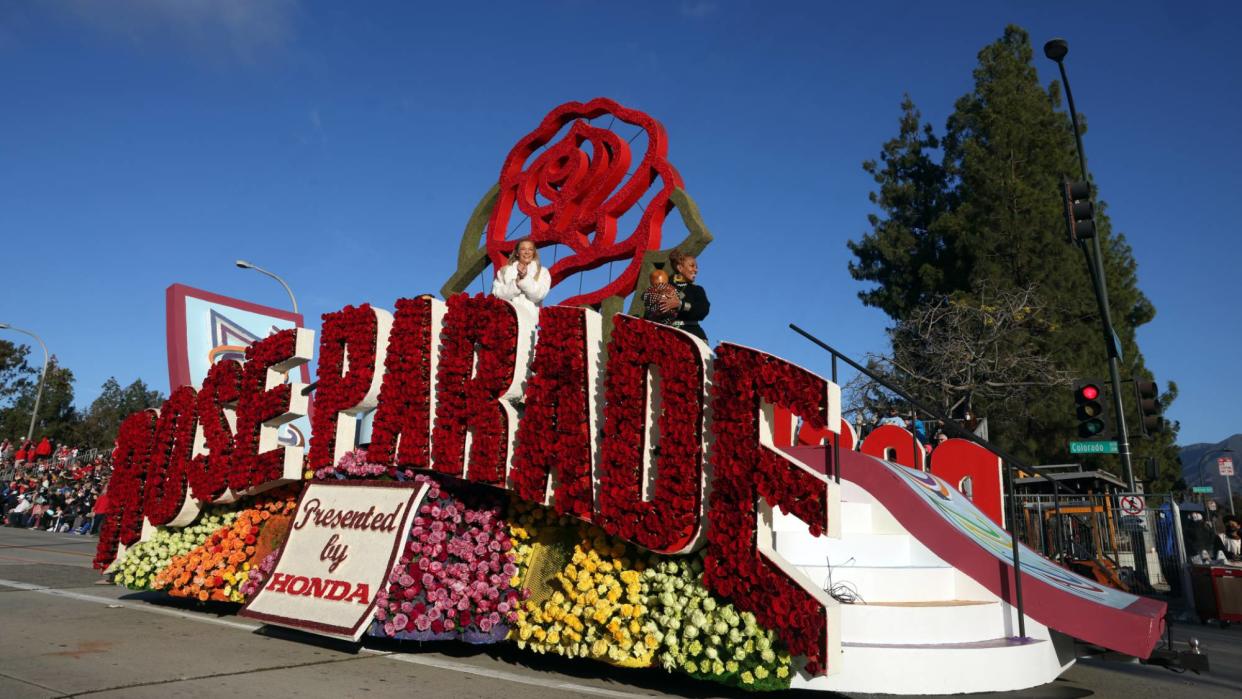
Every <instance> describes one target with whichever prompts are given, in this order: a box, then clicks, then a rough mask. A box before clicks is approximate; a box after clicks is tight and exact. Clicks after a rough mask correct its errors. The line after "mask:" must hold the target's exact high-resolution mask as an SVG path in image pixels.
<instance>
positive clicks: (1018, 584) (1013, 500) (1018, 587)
mask: <svg viewBox="0 0 1242 699" xmlns="http://www.w3.org/2000/svg"><path fill="white" fill-rule="evenodd" d="M1003 463H1004V465H1005V474H1006V475H1007V476H1009V521H1010V525H1009V541H1010V543H1012V545H1013V597H1014V601H1015V602H1017V605H1016V606H1017V607H1018V638H1026V614H1025V607H1024V606H1023V604H1022V567H1021V564H1020V563H1019V561H1018V551H1019V549H1020V548H1021V545H1020V544H1019V543H1018V513H1017V500H1018V495H1017V493H1016V492H1015V489H1014V472H1013V464H1012V463H1010V462H1009V461H1008V460H1005V461H1003Z"/></svg>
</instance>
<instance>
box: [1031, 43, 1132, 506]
mask: <svg viewBox="0 0 1242 699" xmlns="http://www.w3.org/2000/svg"><path fill="white" fill-rule="evenodd" d="M1067 53H1069V44H1068V43H1067V42H1066V41H1065V40H1064V39H1053V40H1052V41H1049V42H1048V43H1047V44H1044V55H1045V56H1047V57H1048V58H1050V59H1052V60H1053V61H1056V64H1057V68H1059V69H1060V70H1061V84H1062V85H1064V86H1065V101H1066V102H1067V103H1068V104H1069V111H1070V120H1071V121H1072V122H1073V124H1074V141H1075V143H1076V144H1077V146H1078V169H1079V171H1080V175H1081V177H1082V181H1083V182H1090V180H1089V179H1088V178H1087V156H1086V152H1085V151H1084V150H1083V147H1082V131H1081V130H1079V128H1078V110H1076V109H1075V108H1074V93H1073V92H1071V91H1070V84H1069V75H1068V74H1066V72H1065V62H1064V61H1065V55H1066V54H1067ZM1078 246H1079V247H1080V248H1081V249H1082V254H1083V257H1085V258H1086V260H1087V269H1088V270H1089V271H1090V272H1091V282H1092V284H1093V285H1094V286H1095V300H1096V302H1097V303H1098V304H1099V307H1100V322H1101V324H1102V325H1103V330H1104V346H1105V347H1107V348H1108V378H1109V381H1110V382H1111V383H1112V386H1113V414H1114V415H1115V416H1116V417H1115V420H1114V421H1115V422H1116V424H1117V454H1118V456H1120V457H1121V468H1122V470H1123V472H1124V475H1125V479H1126V485H1127V487H1128V488H1129V490H1130V492H1131V493H1133V492H1137V491H1136V489H1135V487H1134V467H1133V465H1132V464H1131V462H1130V431H1129V428H1128V427H1126V417H1125V416H1126V413H1125V405H1124V404H1123V403H1122V401H1121V370H1120V368H1119V367H1118V360H1119V359H1120V354H1121V348H1120V347H1118V346H1117V334H1116V333H1115V332H1113V318H1112V313H1110V312H1109V310H1108V285H1107V283H1106V282H1105V277H1104V253H1103V251H1102V249H1101V247H1100V236H1099V234H1098V232H1097V233H1096V234H1095V235H1092V236H1091V248H1092V249H1091V250H1088V249H1087V241H1085V240H1082V239H1079V240H1078ZM1092 253H1094V254H1092Z"/></svg>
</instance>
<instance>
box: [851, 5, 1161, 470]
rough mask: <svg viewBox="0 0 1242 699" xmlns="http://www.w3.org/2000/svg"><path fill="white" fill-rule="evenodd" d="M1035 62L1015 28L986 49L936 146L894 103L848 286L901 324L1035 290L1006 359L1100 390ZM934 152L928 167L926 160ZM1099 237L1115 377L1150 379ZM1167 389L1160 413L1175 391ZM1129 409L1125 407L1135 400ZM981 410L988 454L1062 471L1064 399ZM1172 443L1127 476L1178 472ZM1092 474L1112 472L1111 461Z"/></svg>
mask: <svg viewBox="0 0 1242 699" xmlns="http://www.w3.org/2000/svg"><path fill="white" fill-rule="evenodd" d="M1032 57H1033V52H1032V50H1031V44H1030V39H1029V37H1028V35H1027V33H1026V32H1025V31H1024V30H1022V29H1021V28H1018V27H1014V26H1010V27H1007V28H1006V29H1005V32H1004V35H1003V36H1002V37H1001V38H1000V39H999V40H998V41H996V42H994V43H992V44H990V45H988V46H986V47H984V48H983V50H982V51H980V52H979V65H978V67H977V68H976V69H975V70H974V88H973V89H972V90H971V91H970V92H969V93H967V94H966V95H963V96H962V97H961V98H960V99H958V100H957V102H956V104H955V109H954V112H953V114H952V115H951V116H950V117H949V119H948V123H947V126H946V130H945V136H944V138H943V139H937V138H936V136H935V134H934V131H933V129H931V127H930V126H928V125H921V124H920V117H919V114H918V111H917V109H915V107H914V105H913V103H912V102H911V101H910V100H909V98H907V99H906V100H905V101H904V102H903V104H902V115H901V121H900V127H899V132H898V136H897V137H896V138H894V139H893V140H890V141H889V142H887V143H885V144H884V146H883V148H882V151H881V156H880V159H881V162H882V163H883V164H884V166H883V167H880V166H879V165H877V164H876V163H875V162H874V161H871V162H868V163H865V164H864V169H865V170H866V171H867V172H868V173H870V174H871V175H872V176H873V177H874V178H875V180H876V182H877V184H878V185H879V191H878V192H875V193H873V194H872V201H873V202H875V203H876V205H877V207H878V208H879V209H880V214H879V215H875V216H872V217H871V226H872V230H871V231H870V232H869V233H867V234H866V235H864V236H863V237H862V239H861V240H859V241H857V242H853V241H851V242H850V244H849V246H850V250H851V251H852V252H853V253H854V255H855V258H856V260H855V261H854V262H852V263H851V265H850V272H851V274H853V276H854V277H855V278H856V279H859V280H862V281H868V282H874V283H876V284H877V285H878V286H876V287H872V288H868V289H866V290H864V291H863V292H861V293H860V294H859V296H860V298H861V299H862V300H863V302H864V303H866V304H868V305H871V306H876V307H878V308H881V309H882V310H884V311H885V312H886V313H887V314H888V315H889V316H890V317H891V318H893V320H894V321H898V322H899V321H903V320H906V319H908V318H909V317H911V315H912V314H914V313H916V312H917V311H918V309H919V308H920V307H924V306H926V305H927V304H929V303H935V302H936V301H937V300H938V299H944V298H946V297H949V298H956V299H959V301H960V300H964V299H976V300H977V299H978V297H979V295H980V294H981V293H982V292H983V291H984V290H997V291H1003V290H1007V289H1008V290H1016V289H1027V288H1033V289H1036V290H1037V293H1038V294H1039V297H1040V301H1041V305H1042V306H1043V307H1044V308H1046V309H1048V315H1047V318H1046V328H1047V330H1046V331H1045V332H1041V333H1030V334H1024V335H1023V336H1022V337H1021V340H1020V341H1021V342H1022V343H1023V346H1022V347H1013V348H1012V351H1015V352H1017V351H1030V350H1031V349H1035V350H1037V351H1039V352H1041V353H1043V354H1045V355H1047V356H1049V357H1051V358H1052V359H1053V360H1054V363H1055V366H1056V367H1058V368H1060V369H1062V370H1064V371H1066V372H1068V373H1069V375H1071V376H1080V377H1086V376H1104V375H1106V373H1107V372H1106V364H1105V361H1106V358H1105V354H1104V339H1103V335H1102V331H1101V329H1100V319H1099V313H1098V309H1097V306H1096V301H1095V297H1094V295H1093V292H1092V286H1091V281H1090V277H1089V275H1088V272H1087V268H1086V264H1085V262H1084V258H1083V253H1082V252H1081V251H1080V250H1079V248H1078V247H1077V246H1074V245H1072V244H1070V243H1068V242H1066V239H1065V225H1064V217H1063V213H1062V206H1061V201H1060V197H1059V195H1058V185H1059V182H1060V180H1061V178H1062V176H1064V175H1071V176H1076V175H1077V171H1078V165H1077V159H1076V155H1075V150H1074V139H1073V131H1072V125H1071V123H1070V120H1069V117H1068V115H1067V114H1066V113H1065V112H1064V111H1062V109H1061V88H1060V85H1059V84H1058V83H1057V82H1053V83H1051V84H1050V85H1049V87H1048V88H1047V89H1045V88H1043V87H1042V86H1041V85H1040V83H1039V79H1038V75H1037V73H1036V71H1035V68H1034V66H1033V64H1032ZM937 145H940V146H941V149H942V157H941V160H940V162H939V163H937V162H935V161H934V157H933V156H934V155H935V150H934V149H935V148H936V147H937ZM1096 224H1097V228H1098V230H1099V233H1098V234H1099V235H1100V236H1101V243H1102V244H1103V249H1104V251H1105V252H1104V260H1103V262H1104V267H1105V270H1106V275H1107V277H1108V285H1109V293H1110V298H1109V301H1110V310H1111V313H1112V315H1113V323H1114V326H1115V330H1116V332H1117V334H1118V336H1119V337H1120V338H1121V343H1122V347H1123V351H1124V355H1125V361H1124V364H1123V368H1122V372H1123V374H1124V375H1126V376H1133V377H1148V378H1149V377H1150V372H1148V371H1147V370H1146V367H1145V364H1144V362H1143V357H1142V354H1141V353H1140V352H1139V351H1138V347H1137V344H1136V342H1135V330H1136V329H1137V327H1138V326H1140V325H1142V324H1144V323H1147V322H1150V321H1151V319H1152V318H1153V317H1154V315H1155V309H1154V307H1153V306H1152V304H1151V302H1150V301H1149V300H1148V299H1147V298H1146V297H1145V296H1144V295H1143V293H1142V291H1141V290H1140V289H1139V288H1138V277H1137V266H1136V264H1135V261H1134V257H1133V254H1132V252H1131V249H1130V247H1129V245H1128V244H1127V243H1126V240H1125V237H1124V236H1123V235H1121V234H1119V233H1116V234H1115V233H1113V231H1112V230H1111V227H1110V226H1109V221H1108V216H1107V213H1106V210H1105V207H1103V206H1101V207H1099V212H1098V213H1097V216H1096ZM1171 389H1172V390H1171V391H1170V392H1169V393H1168V394H1166V398H1168V399H1170V400H1171V398H1172V396H1173V395H1175V392H1176V387H1175V386H1171ZM927 397H928V398H930V399H931V400H933V401H936V398H937V397H935V396H927ZM1126 397H1127V398H1129V399H1130V400H1129V401H1128V403H1129V404H1130V405H1131V406H1132V405H1133V403H1134V401H1133V399H1132V396H1129V395H1128V396H1126ZM937 402H938V401H937ZM978 409H979V413H980V414H982V415H985V416H986V417H988V418H989V422H990V425H991V430H990V432H991V435H992V437H993V439H994V441H997V442H998V443H999V444H1001V445H1002V446H1005V447H1006V448H1008V449H1009V450H1011V451H1013V452H1014V453H1016V454H1017V455H1018V456H1019V457H1020V458H1023V459H1025V460H1027V461H1028V462H1029V463H1047V462H1050V461H1063V460H1064V459H1065V458H1066V442H1067V441H1068V440H1069V439H1072V438H1073V429H1074V425H1075V421H1074V419H1073V404H1072V398H1071V395H1070V391H1069V390H1068V388H1066V389H1065V390H1054V391H1050V392H1048V395H1047V396H1046V398H1045V399H1044V400H1039V401H1035V402H1031V403H1028V404H1027V405H1026V406H1024V407H1023V408H1022V409H1015V408H1013V407H1012V406H1006V405H1004V404H1003V403H1001V402H994V403H991V404H988V403H986V402H985V403H984V404H982V405H980V406H978ZM1131 424H1133V422H1132V423H1131ZM1173 437H1174V434H1172V433H1165V434H1164V435H1161V436H1160V437H1159V438H1157V439H1156V440H1153V441H1152V442H1149V443H1144V444H1141V445H1136V446H1137V447H1138V448H1137V449H1136V452H1137V454H1136V458H1135V467H1136V471H1137V472H1138V473H1137V474H1136V475H1141V469H1142V460H1143V457H1145V456H1155V457H1157V458H1158V459H1159V460H1160V462H1161V464H1162V467H1163V469H1162V470H1163V471H1165V472H1166V473H1171V472H1172V471H1173V469H1175V468H1176V453H1175V450H1174V449H1173V448H1172V443H1173ZM1132 441H1136V440H1132ZM1100 461H1101V463H1102V464H1104V465H1106V466H1111V467H1113V468H1116V459H1115V458H1111V457H1100ZM1168 482H1171V481H1168Z"/></svg>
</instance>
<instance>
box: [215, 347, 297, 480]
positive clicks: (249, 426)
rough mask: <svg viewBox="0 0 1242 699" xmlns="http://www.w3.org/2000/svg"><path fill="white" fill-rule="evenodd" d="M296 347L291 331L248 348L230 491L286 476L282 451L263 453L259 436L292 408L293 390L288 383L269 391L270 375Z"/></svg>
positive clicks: (242, 382) (243, 371) (238, 406)
mask: <svg viewBox="0 0 1242 699" xmlns="http://www.w3.org/2000/svg"><path fill="white" fill-rule="evenodd" d="M296 347H297V331H296V330H295V329H289V330H281V331H280V332H278V333H274V334H272V335H268V336H267V337H265V338H263V339H262V340H259V341H258V342H255V343H253V344H251V345H250V346H249V347H247V348H246V363H245V365H244V366H242V381H241V395H240V397H239V400H238V404H237V432H236V434H235V435H234V440H235V441H234V443H233V444H234V446H233V460H232V461H233V464H232V466H233V470H232V472H231V473H230V474H229V487H230V488H232V489H233V491H235V492H241V491H244V490H246V489H248V488H250V487H252V486H257V485H260V484H262V483H267V482H268V481H273V480H277V479H279V478H280V477H281V476H282V474H283V472H284V468H283V466H284V462H283V458H284V456H283V454H282V450H280V449H271V450H269V451H265V452H263V453H262V454H260V453H259V448H260V447H259V445H260V439H259V434H260V432H261V430H262V429H263V423H265V422H267V421H269V420H272V419H275V418H277V417H280V416H281V415H283V414H284V413H285V411H286V410H287V409H288V407H289V399H290V397H291V395H292V391H293V388H292V386H290V385H289V384H287V383H285V384H281V385H279V386H276V387H275V388H267V372H268V370H269V369H271V368H272V366H273V365H275V364H279V363H280V362H283V361H285V360H287V359H289V358H290V357H292V356H293V355H294V352H295V351H296Z"/></svg>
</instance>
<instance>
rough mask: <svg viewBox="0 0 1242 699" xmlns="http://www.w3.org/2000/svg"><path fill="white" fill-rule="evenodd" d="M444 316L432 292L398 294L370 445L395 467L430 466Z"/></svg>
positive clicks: (375, 455)
mask: <svg viewBox="0 0 1242 699" xmlns="http://www.w3.org/2000/svg"><path fill="white" fill-rule="evenodd" d="M443 317H444V303H443V302H441V301H438V300H436V299H433V298H431V297H430V296H421V297H419V298H416V299H398V300H397V303H396V313H395V314H394V316H393V324H392V332H391V334H389V336H388V354H387V356H386V357H385V359H384V384H383V386H382V387H381V388H380V395H379V408H378V409H377V410H376V411H375V420H374V421H373V422H372V424H371V446H370V447H369V448H368V451H367V458H368V460H369V461H373V462H375V463H379V464H392V465H393V466H392V469H393V471H394V472H395V470H396V469H397V467H405V468H407V469H429V468H431V440H430V436H431V424H432V418H433V410H434V407H435V406H434V405H433V399H432V396H433V395H434V392H433V381H434V379H435V376H433V371H434V367H435V362H436V346H437V345H439V329H440V322H441V319H442V318H443ZM391 475H395V473H393V474H391Z"/></svg>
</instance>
